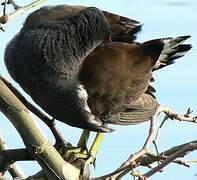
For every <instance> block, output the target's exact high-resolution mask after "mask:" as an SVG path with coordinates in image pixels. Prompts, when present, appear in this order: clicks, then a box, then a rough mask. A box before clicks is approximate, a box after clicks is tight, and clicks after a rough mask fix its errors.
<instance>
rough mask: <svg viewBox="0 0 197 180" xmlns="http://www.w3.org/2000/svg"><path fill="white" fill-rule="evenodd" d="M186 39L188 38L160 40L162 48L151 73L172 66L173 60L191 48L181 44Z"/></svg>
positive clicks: (189, 45)
mask: <svg viewBox="0 0 197 180" xmlns="http://www.w3.org/2000/svg"><path fill="white" fill-rule="evenodd" d="M188 38H190V36H179V37H176V38H163V39H161V42H162V43H163V44H164V46H163V50H162V52H161V54H160V56H159V58H158V60H157V62H156V64H155V66H154V68H153V71H154V70H157V69H161V68H163V67H165V66H168V65H170V64H173V63H174V60H175V59H178V58H180V57H183V56H184V55H185V53H186V52H187V51H189V50H190V49H191V48H192V46H191V44H183V43H184V42H185V41H186V40H187V39H188Z"/></svg>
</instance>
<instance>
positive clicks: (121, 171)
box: [93, 106, 197, 180]
mask: <svg viewBox="0 0 197 180" xmlns="http://www.w3.org/2000/svg"><path fill="white" fill-rule="evenodd" d="M161 112H164V113H165V114H166V117H169V118H171V119H173V120H179V121H186V122H193V123H196V122H197V117H196V116H192V115H191V112H192V111H191V109H188V110H187V113H186V114H184V115H179V114H178V113H176V112H174V111H172V110H171V109H170V108H169V107H164V106H159V107H158V109H157V111H156V112H155V114H154V115H153V116H152V118H151V126H150V130H149V135H148V137H147V139H146V142H145V144H144V146H143V148H142V149H141V150H139V151H138V152H136V153H134V154H132V155H131V156H130V157H129V158H128V159H127V160H126V161H125V162H124V163H123V164H122V165H121V166H120V167H119V168H118V169H117V170H115V171H113V172H112V173H109V174H107V175H104V176H101V177H96V178H93V180H102V179H105V180H111V179H119V178H121V177H122V176H123V175H125V174H127V173H128V172H129V171H131V170H132V168H135V166H138V165H139V164H138V163H139V161H138V159H140V158H142V157H143V156H145V155H147V154H148V153H149V152H148V146H149V144H150V142H151V140H152V138H153V135H154V130H155V126H156V124H155V121H156V118H157V116H158V115H159V114H160V113H161ZM165 119H167V118H165ZM164 122H165V121H163V122H162V124H161V127H162V126H163V124H164ZM159 131H160V130H159ZM158 134H159V132H157V135H156V140H157V137H158ZM193 143H194V142H193ZM185 146H188V144H183V145H180V146H177V147H175V148H172V149H170V155H171V156H170V157H168V158H167V159H166V160H164V162H162V163H161V164H159V165H158V166H157V167H160V168H157V169H156V170H157V171H160V170H161V168H162V167H164V166H165V164H166V162H168V161H170V160H171V161H170V162H172V161H173V160H174V159H172V157H173V158H175V157H174V156H175V155H176V153H178V152H179V151H181V150H182V149H184V148H185ZM177 148H181V150H180V149H179V151H178V152H177ZM173 151H174V152H175V154H173V155H172V152H173ZM165 153H166V154H168V153H169V152H165ZM166 154H164V155H166ZM178 155H179V154H178ZM182 155H185V154H184V153H182V154H181V156H182ZM177 157H180V156H177ZM177 157H176V158H177ZM176 158H175V159H176ZM170 162H168V163H170ZM168 163H167V164H168ZM167 164H166V165H167ZM154 171H155V168H154ZM151 172H152V171H151ZM155 172H156V171H155ZM155 172H154V173H155ZM145 175H146V174H145ZM142 177H143V176H142ZM145 177H148V176H145Z"/></svg>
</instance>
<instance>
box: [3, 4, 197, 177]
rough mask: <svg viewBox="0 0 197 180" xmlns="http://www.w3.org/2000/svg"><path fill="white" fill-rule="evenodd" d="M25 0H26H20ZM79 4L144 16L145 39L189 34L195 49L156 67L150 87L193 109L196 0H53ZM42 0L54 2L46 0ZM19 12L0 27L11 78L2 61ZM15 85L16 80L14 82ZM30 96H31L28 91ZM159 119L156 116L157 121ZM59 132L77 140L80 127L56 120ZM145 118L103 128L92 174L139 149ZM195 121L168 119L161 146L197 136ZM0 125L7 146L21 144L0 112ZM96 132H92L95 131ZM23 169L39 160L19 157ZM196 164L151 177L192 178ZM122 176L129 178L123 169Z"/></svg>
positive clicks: (165, 101) (196, 101) (196, 104)
mask: <svg viewBox="0 0 197 180" xmlns="http://www.w3.org/2000/svg"><path fill="white" fill-rule="evenodd" d="M20 2H21V4H22V3H24V2H25V3H28V2H30V1H24V0H23V1H20ZM63 3H67V4H83V5H88V6H97V7H99V8H101V9H103V10H108V11H111V12H114V13H117V14H121V15H124V16H127V17H130V18H133V19H136V20H138V21H140V22H142V23H143V24H144V25H143V29H142V32H141V33H139V36H138V41H139V42H143V41H145V40H150V39H154V38H161V37H168V36H179V35H188V34H190V35H191V36H192V37H191V39H190V40H189V41H188V42H189V43H191V44H192V45H193V49H192V50H191V51H190V52H189V53H188V54H187V55H186V56H185V57H183V58H181V59H179V60H178V61H177V63H176V64H174V65H172V66H170V67H167V68H164V69H163V70H160V71H159V72H156V73H155V76H154V77H155V80H156V81H155V82H154V84H153V85H154V87H155V88H156V90H157V93H156V96H157V99H158V101H159V102H160V104H161V105H169V106H170V107H172V108H173V109H174V110H175V111H177V112H183V113H184V112H185V111H186V109H187V107H192V109H193V110H194V113H196V114H197V95H196V92H197V83H196V78H197V60H196V59H195V58H196V57H197V56H196V52H197V51H196V47H197V32H196V19H197V1H196V0H187V1H183V0H168V1H167V0H149V1H147V0H133V1H131V0H116V1H114V0H107V1H106V0H100V1H96V0H84V1H77V0H72V1H71V0H67V1H55V4H63ZM46 4H54V1H52V0H49V1H48V3H45V5H46ZM26 15H27V14H25V15H24V16H23V17H17V18H16V19H15V20H13V21H11V22H9V23H8V24H7V25H5V27H4V28H5V30H6V32H5V33H3V32H0V59H1V63H0V73H1V74H2V75H4V76H5V77H6V78H7V79H9V80H10V81H11V82H12V83H13V84H15V83H14V82H13V80H12V79H11V78H10V76H9V75H8V73H7V71H6V69H5V66H4V63H3V52H4V48H5V45H6V43H7V42H8V41H9V40H10V39H11V38H12V37H13V36H14V34H15V33H16V32H17V31H19V29H20V27H21V25H22V23H23V21H24V18H25V17H26ZM15 85H16V84H15ZM16 86H17V85H16ZM27 98H28V99H30V98H29V97H28V96H27ZM34 119H35V120H36V122H37V123H38V125H39V126H40V127H41V129H42V130H43V133H44V134H45V135H46V136H47V138H48V139H49V141H50V142H52V143H53V142H54V140H53V137H52V135H51V133H50V131H49V130H48V129H47V128H46V127H45V125H44V124H43V123H42V122H40V120H38V119H37V118H36V117H34ZM159 122H160V121H159V120H158V123H159ZM58 126H59V128H60V129H61V131H62V133H63V135H64V136H65V137H66V139H68V140H69V141H70V142H72V143H73V144H74V143H76V142H77V139H78V138H79V136H80V133H81V130H78V129H76V128H72V127H69V126H67V125H65V124H63V123H59V122H58ZM148 127H149V124H148V123H144V124H141V125H136V126H125V127H118V126H116V127H115V128H116V131H115V132H114V133H112V134H106V135H105V137H104V140H103V142H102V144H101V147H100V150H99V152H98V156H97V164H96V169H95V170H92V172H93V175H96V176H98V175H102V174H105V173H107V172H111V171H112V170H115V168H117V167H118V166H119V165H120V164H121V162H123V161H124V160H126V159H127V157H128V156H129V154H131V153H133V152H135V151H137V150H138V149H139V148H140V147H141V146H142V145H143V142H144V140H145V137H146V135H147V132H148ZM196 130H197V124H190V123H184V122H176V121H170V120H169V121H168V122H167V123H166V124H165V125H164V127H163V129H162V132H161V135H160V139H159V145H160V150H161V151H163V150H166V149H168V148H170V147H172V146H174V145H178V144H181V143H185V142H187V141H191V140H195V139H196V137H197V135H196ZM0 131H1V132H2V134H3V136H4V137H5V139H6V142H7V144H8V146H9V147H10V148H17V147H23V142H22V140H21V139H20V138H19V137H18V134H17V132H16V131H15V129H14V128H13V126H12V124H11V123H10V122H9V121H8V120H7V119H6V118H5V117H4V116H3V115H2V114H0ZM93 134H94V133H93ZM185 158H186V159H188V160H191V159H197V153H196V152H194V153H192V155H190V156H186V157H185ZM19 164H20V165H21V167H22V168H23V169H24V171H25V172H26V174H27V175H29V174H32V173H35V172H36V171H37V170H38V169H39V166H36V164H35V163H34V164H35V165H32V162H28V163H26V162H25V163H19ZM196 166H197V165H196V164H191V167H190V168H186V167H183V166H180V165H176V164H172V165H169V166H168V167H167V168H165V169H164V171H163V173H157V174H156V175H154V176H153V177H151V178H150V179H151V180H158V179H160V180H165V179H172V180H173V179H175V178H176V179H181V180H182V179H187V180H196V179H197V177H196V176H195V174H196V173H197V170H196V169H197V168H196ZM140 170H141V172H142V173H143V172H146V171H148V169H147V168H143V169H140ZM123 179H125V180H127V179H131V178H130V177H129V175H127V176H126V177H125V178H123Z"/></svg>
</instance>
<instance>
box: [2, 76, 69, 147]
mask: <svg viewBox="0 0 197 180" xmlns="http://www.w3.org/2000/svg"><path fill="white" fill-rule="evenodd" d="M0 79H1V80H2V81H3V82H4V83H5V84H6V86H7V87H8V88H9V89H10V90H11V91H12V92H13V93H14V95H15V96H16V97H17V98H18V99H19V100H20V101H21V102H22V103H23V104H24V105H25V106H26V107H27V108H28V109H29V110H30V111H31V112H32V113H34V114H35V115H36V116H37V117H39V118H40V119H41V120H42V121H43V122H44V123H45V124H46V125H47V126H48V127H49V128H50V130H51V132H52V133H53V135H54V137H55V140H56V143H55V147H56V148H59V147H61V146H62V145H64V144H66V141H65V140H64V138H63V136H62V134H61V133H60V131H59V129H58V128H57V127H56V124H55V122H54V120H51V119H50V118H48V117H47V116H46V115H45V114H44V113H42V111H40V110H39V109H38V108H36V107H35V106H34V105H32V104H31V103H30V102H29V101H27V100H26V99H25V97H24V96H23V95H22V94H21V93H20V92H19V91H18V90H17V89H16V88H15V87H14V86H13V85H12V84H11V83H10V82H8V81H7V80H6V79H5V78H4V77H3V76H1V75H0Z"/></svg>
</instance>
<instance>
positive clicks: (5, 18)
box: [0, 0, 46, 29]
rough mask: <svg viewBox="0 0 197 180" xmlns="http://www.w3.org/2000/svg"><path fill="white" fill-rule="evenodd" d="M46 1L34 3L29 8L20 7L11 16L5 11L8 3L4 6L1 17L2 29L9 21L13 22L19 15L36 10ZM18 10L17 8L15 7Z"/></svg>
mask: <svg viewBox="0 0 197 180" xmlns="http://www.w3.org/2000/svg"><path fill="white" fill-rule="evenodd" d="M45 1H46V0H37V1H34V2H33V3H30V4H28V5H27V6H24V7H19V6H18V7H19V8H18V9H17V10H16V11H14V12H12V13H10V14H6V13H5V10H6V3H5V5H4V13H3V15H2V16H1V17H0V28H1V29H2V27H1V24H6V23H7V22H8V21H11V20H12V19H14V18H15V17H17V16H19V15H23V14H24V13H25V12H27V11H28V10H30V9H32V8H34V7H35V6H38V5H40V4H41V3H44V2H45ZM15 8H16V7H15Z"/></svg>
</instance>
